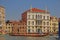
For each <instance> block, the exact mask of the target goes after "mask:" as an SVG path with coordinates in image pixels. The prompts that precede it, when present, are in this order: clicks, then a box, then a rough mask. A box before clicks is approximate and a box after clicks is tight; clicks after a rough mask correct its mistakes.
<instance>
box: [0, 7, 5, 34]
mask: <svg viewBox="0 0 60 40" xmlns="http://www.w3.org/2000/svg"><path fill="white" fill-rule="evenodd" d="M5 30H6V23H5V8H4V7H3V6H0V31H2V32H1V33H2V34H5Z"/></svg>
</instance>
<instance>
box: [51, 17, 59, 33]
mask: <svg viewBox="0 0 60 40" xmlns="http://www.w3.org/2000/svg"><path fill="white" fill-rule="evenodd" d="M50 25H51V26H50V32H51V33H58V28H59V25H58V18H57V17H55V16H52V17H50Z"/></svg>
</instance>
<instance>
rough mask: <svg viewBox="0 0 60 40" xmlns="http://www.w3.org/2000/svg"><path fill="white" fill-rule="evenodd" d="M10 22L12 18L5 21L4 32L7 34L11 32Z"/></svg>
mask: <svg viewBox="0 0 60 40" xmlns="http://www.w3.org/2000/svg"><path fill="white" fill-rule="evenodd" d="M12 22H13V21H12V20H7V21H6V33H7V34H10V33H12V27H13V24H12Z"/></svg>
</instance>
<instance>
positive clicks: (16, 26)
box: [12, 21, 27, 35]
mask: <svg viewBox="0 0 60 40" xmlns="http://www.w3.org/2000/svg"><path fill="white" fill-rule="evenodd" d="M26 33H27V30H26V24H25V22H23V21H15V22H13V29H12V34H13V35H24V34H26Z"/></svg>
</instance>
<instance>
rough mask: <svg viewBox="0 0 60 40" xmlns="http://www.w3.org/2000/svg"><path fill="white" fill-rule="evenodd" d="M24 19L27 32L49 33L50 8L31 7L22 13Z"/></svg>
mask: <svg viewBox="0 0 60 40" xmlns="http://www.w3.org/2000/svg"><path fill="white" fill-rule="evenodd" d="M22 20H23V21H25V22H26V25H27V33H49V31H50V13H49V12H48V10H41V9H38V8H31V9H29V10H27V11H25V12H24V13H23V14H22Z"/></svg>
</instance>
